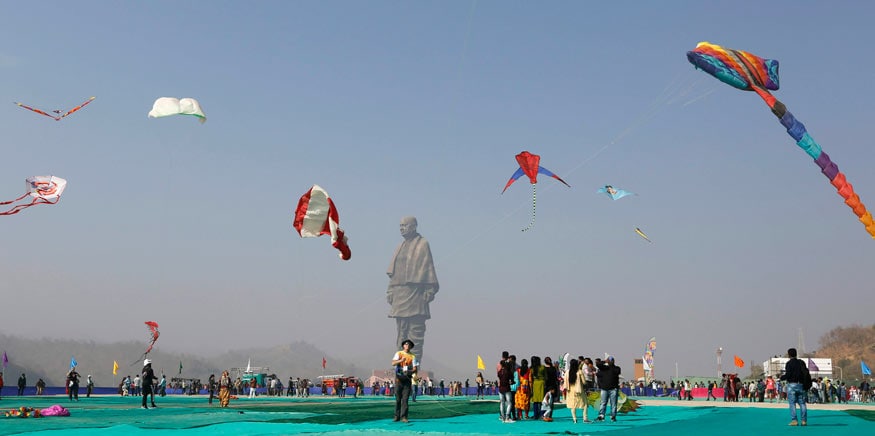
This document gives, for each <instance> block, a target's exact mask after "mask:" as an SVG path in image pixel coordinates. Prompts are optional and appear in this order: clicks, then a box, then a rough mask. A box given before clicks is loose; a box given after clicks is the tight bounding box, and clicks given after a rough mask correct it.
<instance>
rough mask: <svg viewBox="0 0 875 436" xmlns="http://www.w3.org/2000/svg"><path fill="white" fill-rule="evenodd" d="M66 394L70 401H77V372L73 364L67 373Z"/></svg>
mask: <svg viewBox="0 0 875 436" xmlns="http://www.w3.org/2000/svg"><path fill="white" fill-rule="evenodd" d="M67 396H68V397H69V399H70V401H73V400H76V401H79V373H78V372H77V371H76V367H75V366H74V367H72V368H70V372H68V373H67Z"/></svg>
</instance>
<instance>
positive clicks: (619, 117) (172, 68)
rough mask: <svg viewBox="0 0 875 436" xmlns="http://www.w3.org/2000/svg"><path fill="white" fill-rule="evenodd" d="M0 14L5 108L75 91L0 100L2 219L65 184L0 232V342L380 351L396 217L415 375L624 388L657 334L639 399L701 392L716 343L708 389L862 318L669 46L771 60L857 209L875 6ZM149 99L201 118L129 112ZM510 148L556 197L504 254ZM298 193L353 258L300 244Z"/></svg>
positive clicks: (835, 264)
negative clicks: (404, 241)
mask: <svg viewBox="0 0 875 436" xmlns="http://www.w3.org/2000/svg"><path fill="white" fill-rule="evenodd" d="M2 4H3V6H4V7H3V10H4V12H3V14H0V40H2V41H4V43H3V44H0V77H2V81H0V100H3V99H5V100H6V101H8V102H9V103H12V102H22V103H25V104H28V105H32V106H35V107H39V108H42V109H46V110H53V109H68V108H70V107H73V106H75V105H77V104H79V103H80V102H82V101H84V100H85V99H86V98H88V97H90V96H95V97H96V99H95V100H94V101H93V102H92V103H91V104H90V105H89V106H87V107H86V108H84V109H82V110H81V111H79V112H77V113H75V114H73V115H71V116H69V117H67V118H65V119H63V120H62V121H60V122H55V121H53V120H51V119H49V118H47V117H43V116H40V115H37V114H35V113H32V112H29V111H26V110H23V109H21V108H19V107H17V106H16V105H14V104H5V105H0V156H2V158H0V162H2V164H0V199H2V200H11V199H13V198H16V197H18V196H19V195H21V194H23V193H24V179H25V178H27V177H29V176H33V175H56V176H59V177H63V178H65V179H67V181H68V185H67V190H66V191H65V192H64V193H63V196H62V198H61V200H60V202H59V203H58V204H55V205H42V206H36V207H31V208H29V209H26V210H24V211H22V212H21V213H19V214H17V215H12V216H4V217H0V240H2V242H0V276H2V280H0V298H2V301H3V316H2V318H0V331H2V332H4V333H6V334H12V335H19V336H23V337H34V338H42V337H48V338H69V339H79V340H90V341H97V342H113V341H130V340H140V339H142V340H144V341H145V339H146V330H145V327H144V326H143V322H144V321H146V320H154V321H157V322H158V323H159V324H160V325H161V332H162V334H161V339H160V342H159V344H158V345H157V346H159V347H164V348H165V349H168V350H178V351H188V352H196V353H219V352H223V351H226V350H229V349H233V348H237V347H260V346H271V345H278V344H286V343H291V342H294V341H299V340H302V341H307V342H310V343H313V344H314V345H316V346H318V347H320V348H323V349H325V350H326V351H327V352H328V353H330V354H331V355H332V356H336V357H337V358H344V359H356V357H357V356H362V355H366V354H370V353H384V354H386V356H387V361H388V357H389V356H391V353H392V352H393V351H394V338H395V325H394V321H393V320H392V319H390V318H388V317H387V314H388V304H387V303H386V300H385V291H386V287H387V285H388V278H387V277H386V274H385V272H386V269H387V267H388V263H389V260H390V259H391V257H392V254H393V251H394V249H395V247H396V246H397V245H398V244H399V243H400V242H401V236H400V234H399V221H400V218H401V217H403V216H406V215H413V216H416V217H417V218H418V221H419V232H420V233H421V234H422V235H423V236H424V237H425V238H427V239H428V240H429V241H430V243H431V249H432V253H433V255H434V259H435V265H436V269H437V274H438V278H439V280H440V292H439V293H438V294H437V296H436V299H435V300H434V302H433V303H432V306H431V311H432V319H431V320H430V321H429V322H428V330H427V333H426V344H425V347H426V351H425V352H426V355H425V359H424V360H425V361H424V362H423V363H426V364H427V360H428V359H430V358H431V359H435V360H438V361H440V362H441V363H443V364H444V365H447V366H449V367H452V368H455V369H458V370H459V371H460V372H465V373H468V372H471V373H472V374H473V372H474V371H476V365H475V364H476V356H477V355H481V356H483V358H484V360H486V362H487V363H490V362H492V363H494V362H495V360H496V358H497V357H498V356H499V354H500V353H501V351H503V350H510V351H511V352H513V353H515V354H517V355H519V356H522V357H528V356H531V355H539V356H545V355H551V356H558V355H561V354H563V353H565V352H570V353H572V354H573V355H579V354H583V355H592V356H599V355H602V354H603V353H610V354H612V355H615V356H616V357H617V361H618V364H620V365H621V366H625V367H627V368H629V369H628V370H627V371H631V366H632V359H634V358H636V357H640V356H641V355H642V353H643V350H644V345H645V343H646V342H647V340H648V339H649V338H650V337H656V338H657V349H656V351H655V353H654V355H655V356H654V357H655V361H654V366H655V372H656V376H657V378H663V377H668V376H673V375H674V374H675V372H676V371H677V373H679V374H681V375H684V374H687V375H705V376H707V375H711V374H715V375H716V372H715V371H716V357H715V354H716V350H717V348H718V347H722V348H723V349H724V352H723V353H724V359H723V360H724V364H723V365H724V369H731V361H732V360H731V357H732V356H733V355H738V356H740V357H741V358H743V359H744V360H746V361H748V362H762V361H764V360H766V359H768V358H769V357H771V356H773V355H776V354H782V353H783V352H785V351H786V349H787V348H788V347H791V346H796V345H797V344H798V343H799V342H800V337H801V338H802V339H803V340H802V342H803V343H804V344H803V345H804V349H805V350H807V351H813V350H816V349H817V348H818V345H819V344H818V339H819V338H820V337H821V336H822V335H823V334H824V333H826V332H827V331H829V330H831V329H832V328H834V327H837V326H846V325H851V324H869V323H871V322H872V304H871V302H872V299H871V298H872V297H871V295H872V290H873V287H872V284H871V283H872V281H871V280H870V275H871V258H872V257H871V256H872V253H873V249H875V242H873V241H872V240H871V239H872V238H870V237H869V235H868V234H867V233H866V232H865V230H864V228H863V226H862V225H861V224H860V222H859V221H858V220H857V218H856V217H855V216H854V215H853V213H852V212H851V210H850V209H848V208H847V207H846V206H845V205H844V204H843V202H842V199H841V197H839V196H838V195H837V194H836V192H835V189H834V188H833V187H832V186H831V185H830V184H829V181H828V180H827V179H826V178H825V177H824V176H823V175H821V174H819V172H820V170H819V168H818V167H817V166H816V165H815V164H814V163H813V162H812V161H811V159H810V158H809V157H808V156H807V155H806V154H805V153H804V152H803V151H802V150H800V149H799V148H798V147H796V145H795V144H794V141H793V140H792V139H791V138H790V137H789V136H788V135H787V133H786V131H785V130H784V128H783V127H782V126H781V125H780V123H779V122H778V120H777V119H776V118H775V117H774V116H773V115H771V112H770V111H769V109H768V107H767V106H766V105H765V104H764V103H763V102H762V100H761V99H759V97H757V96H756V95H755V94H753V93H750V92H743V91H739V90H736V89H734V88H731V87H729V86H727V85H724V84H722V83H720V82H719V81H717V80H716V79H714V78H712V77H710V76H708V75H707V74H706V73H704V72H701V71H696V69H695V68H694V67H693V66H692V65H690V64H689V63H688V62H687V59H686V52H687V51H689V50H691V49H693V48H694V47H695V46H696V44H697V43H698V42H700V41H709V42H712V43H715V44H719V45H722V46H725V47H730V48H736V49H742V50H747V51H750V52H752V53H754V54H757V55H759V56H762V57H764V58H771V59H777V60H779V62H780V73H781V83H780V84H781V89H780V90H779V91H776V92H775V96H776V97H777V98H778V99H780V100H781V101H782V102H784V103H785V104H786V105H787V107H788V109H789V110H790V111H791V112H792V113H793V114H794V115H795V116H796V117H797V118H798V119H799V120H800V121H802V122H803V123H805V125H806V127H807V128H808V131H809V132H810V133H811V135H812V137H814V139H815V140H817V141H818V143H820V145H821V146H822V147H823V149H824V151H826V152H827V153H829V155H830V156H831V157H832V159H833V161H834V162H836V163H837V164H838V166H839V168H840V169H841V170H842V171H843V172H844V173H845V174H846V175H847V178H848V181H849V182H851V183H852V184H853V186H854V188H855V190H856V191H857V193H859V195H860V197H861V199H862V200H863V202H864V203H867V202H869V204H871V205H872V206H873V207H875V172H873V171H872V170H871V168H872V162H875V148H873V147H872V136H871V134H870V126H871V120H872V119H873V117H875V109H873V105H872V96H873V94H875V82H873V81H872V80H871V76H872V70H873V60H872V59H871V56H870V54H871V44H870V43H871V30H870V29H871V22H872V20H873V18H875V4H869V3H866V2H843V1H842V2H829V3H827V2H817V1H797V0H794V1H783V0H778V1H771V2H745V1H742V2H718V1H665V2H629V1H619V2H597V1H552V2H524V1H499V0H495V1H489V0H485V1H484V0H476V1H422V2H404V1H370V2H351V1H334V2H315V1H295V2H287V1H260V2H235V1H211V2H194V1H191V2H178V1H152V2H108V1H82V2H75V3H70V2H56V1H51V2H49V6H47V5H46V3H45V2H40V3H30V2H24V3H21V2H16V3H14V7H13V6H12V3H11V2H5V1H4V2H2ZM158 97H180V98H181V97H193V98H196V99H198V100H199V101H200V103H201V105H202V107H203V109H204V111H205V113H206V115H207V117H208V121H207V122H206V123H205V124H199V123H198V122H197V120H196V119H195V118H193V117H185V116H178V117H169V118H160V119H150V118H148V117H147V116H146V114H147V113H148V112H149V110H150V109H151V105H152V102H153V101H154V100H155V99H156V98H158ZM523 150H528V151H530V152H532V153H535V154H538V155H540V156H541V164H542V166H544V167H546V168H548V169H549V170H551V171H553V172H554V173H556V174H557V175H559V176H560V177H562V178H563V179H564V180H565V181H567V182H568V183H569V184H570V185H571V188H568V187H566V186H564V185H562V184H560V183H558V182H557V181H555V180H553V179H550V178H549V177H543V176H541V177H540V178H539V179H538V184H537V188H538V189H537V193H538V196H537V200H538V201H537V218H536V221H535V225H534V227H533V228H532V229H531V230H528V231H525V232H523V231H521V229H523V228H524V227H526V226H527V225H528V223H529V221H530V219H531V217H530V215H531V212H532V192H531V187H530V183H529V182H528V180H526V179H525V178H521V179H520V180H518V181H517V182H516V183H515V184H514V185H512V186H511V187H510V188H508V190H507V191H506V192H505V193H504V194H501V189H502V188H503V187H504V185H505V183H506V182H507V180H508V178H509V177H510V175H511V174H512V173H513V172H514V171H515V170H516V168H517V164H516V161H515V159H514V156H515V155H516V154H517V153H519V152H521V151H523ZM313 184H318V185H320V186H322V187H323V188H325V189H326V190H327V191H328V192H329V194H330V195H331V198H332V199H333V201H334V202H335V204H336V205H337V207H338V211H339V214H340V224H341V227H342V228H343V229H344V230H345V231H346V233H347V236H348V237H349V245H350V247H351V249H352V259H351V260H349V261H347V262H344V261H342V260H340V259H339V258H338V256H337V251H336V250H335V249H334V248H332V247H331V246H330V242H329V240H328V238H327V237H322V238H316V239H302V238H301V237H299V235H298V234H297V233H296V232H295V231H294V229H293V228H292V217H293V214H294V208H295V206H296V205H297V201H298V198H299V197H300V196H301V195H302V194H303V193H304V192H306V191H307V190H308V189H309V188H310V187H311V186H312V185H313ZM606 184H611V185H613V186H615V187H619V188H623V189H627V190H630V191H633V192H636V193H637V194H638V195H637V196H633V197H626V198H623V199H621V200H619V201H616V202H613V201H611V200H610V199H608V198H607V197H605V196H602V195H599V194H597V193H596V190H597V189H598V188H600V187H602V186H604V185H606ZM636 227H637V228H640V229H642V230H643V231H644V232H646V233H647V235H648V236H649V237H650V239H651V240H652V241H653V242H652V243H648V242H647V241H645V240H643V239H642V238H641V237H639V236H638V235H637V234H636V233H635V231H634V229H635V228H636ZM866 259H870V260H869V261H866ZM866 265H869V266H868V267H867V266H866ZM867 271H870V272H867ZM0 346H2V344H0ZM319 364H320V363H314V365H319Z"/></svg>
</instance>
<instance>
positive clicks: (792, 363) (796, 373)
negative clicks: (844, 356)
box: [781, 348, 811, 426]
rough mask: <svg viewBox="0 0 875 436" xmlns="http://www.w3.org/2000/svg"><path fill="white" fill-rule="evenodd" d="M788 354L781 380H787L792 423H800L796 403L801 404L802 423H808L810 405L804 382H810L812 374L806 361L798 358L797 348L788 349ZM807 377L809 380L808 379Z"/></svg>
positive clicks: (793, 424)
mask: <svg viewBox="0 0 875 436" xmlns="http://www.w3.org/2000/svg"><path fill="white" fill-rule="evenodd" d="M787 356H788V357H789V358H790V360H788V361H787V364H786V365H785V366H784V374H783V375H781V380H786V381H787V401H788V402H789V403H790V425H791V426H795V425H798V423H799V422H798V421H797V420H796V405H797V404H798V405H799V413H800V415H802V416H801V418H802V425H808V406H806V405H805V401H806V398H807V395H806V390H805V386H804V383H806V382H810V380H811V375H810V373H809V372H808V368H807V367H806V366H805V362H803V361H802V360H801V359H797V358H796V349H795V348H791V349H789V350H787ZM806 379H807V380H806Z"/></svg>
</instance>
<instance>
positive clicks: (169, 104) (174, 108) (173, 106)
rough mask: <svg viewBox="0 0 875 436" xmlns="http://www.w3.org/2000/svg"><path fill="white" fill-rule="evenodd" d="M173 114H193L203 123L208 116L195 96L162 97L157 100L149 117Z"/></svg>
mask: <svg viewBox="0 0 875 436" xmlns="http://www.w3.org/2000/svg"><path fill="white" fill-rule="evenodd" d="M171 115H191V116H195V117H198V120H199V121H200V122H201V123H205V122H206V121H207V116H206V115H204V111H203V110H202V109H201V105H200V103H198V102H197V100H195V99H193V98H174V97H161V98H159V99H158V100H155V104H153V105H152V110H151V111H149V118H161V117H169V116H171Z"/></svg>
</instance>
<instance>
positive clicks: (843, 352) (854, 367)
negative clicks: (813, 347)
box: [816, 324, 875, 382]
mask: <svg viewBox="0 0 875 436" xmlns="http://www.w3.org/2000/svg"><path fill="white" fill-rule="evenodd" d="M816 355H817V356H820V357H829V358H832V363H833V367H839V368H842V372H841V373H842V375H844V378H845V380H847V381H851V382H853V381H854V380H861V379H862V377H863V371H862V367H861V365H860V362H861V361H863V362H865V363H866V365H868V366H869V368H870V369H872V368H875V324H873V325H871V326H866V327H864V326H859V325H852V326H850V327H836V328H834V329H832V330H830V331H829V332H827V333H826V334H825V335H823V337H821V338H820V349H819V350H817V353H816ZM869 378H871V376H869Z"/></svg>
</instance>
